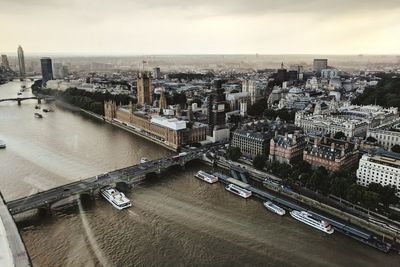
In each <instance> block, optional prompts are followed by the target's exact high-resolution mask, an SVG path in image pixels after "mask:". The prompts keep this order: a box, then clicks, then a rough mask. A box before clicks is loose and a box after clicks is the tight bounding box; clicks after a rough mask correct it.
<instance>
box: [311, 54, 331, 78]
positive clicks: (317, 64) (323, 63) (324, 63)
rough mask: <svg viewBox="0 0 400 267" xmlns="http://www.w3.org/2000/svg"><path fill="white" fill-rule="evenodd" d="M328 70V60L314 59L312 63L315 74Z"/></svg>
mask: <svg viewBox="0 0 400 267" xmlns="http://www.w3.org/2000/svg"><path fill="white" fill-rule="evenodd" d="M327 68H328V60H327V59H325V58H324V59H322V58H316V59H314V63H313V71H315V72H316V73H318V74H320V73H321V70H325V69H327Z"/></svg>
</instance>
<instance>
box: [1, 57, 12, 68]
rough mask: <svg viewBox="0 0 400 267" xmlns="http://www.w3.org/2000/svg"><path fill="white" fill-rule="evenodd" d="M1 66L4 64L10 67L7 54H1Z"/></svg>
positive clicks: (5, 66)
mask: <svg viewBox="0 0 400 267" xmlns="http://www.w3.org/2000/svg"><path fill="white" fill-rule="evenodd" d="M1 66H3V67H4V68H6V69H9V68H10V64H9V63H8V58H7V55H1Z"/></svg>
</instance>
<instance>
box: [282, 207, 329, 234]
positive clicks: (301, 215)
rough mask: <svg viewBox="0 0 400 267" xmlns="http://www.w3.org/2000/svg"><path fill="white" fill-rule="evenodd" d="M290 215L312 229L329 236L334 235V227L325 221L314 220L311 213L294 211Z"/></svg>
mask: <svg viewBox="0 0 400 267" xmlns="http://www.w3.org/2000/svg"><path fill="white" fill-rule="evenodd" d="M290 215H291V216H292V217H293V218H294V219H296V220H298V221H300V222H302V223H305V224H307V225H309V226H311V227H314V228H316V229H318V230H320V231H322V232H325V233H327V234H332V233H333V232H334V229H333V227H332V225H330V224H329V223H328V222H325V221H323V220H320V219H317V218H314V217H313V216H312V215H311V214H310V213H308V212H306V211H298V210H292V211H291V212H290Z"/></svg>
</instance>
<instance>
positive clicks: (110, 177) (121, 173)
mask: <svg viewBox="0 0 400 267" xmlns="http://www.w3.org/2000/svg"><path fill="white" fill-rule="evenodd" d="M204 152H205V149H196V150H193V151H190V152H187V153H185V154H184V155H181V156H175V157H169V158H163V159H158V160H151V161H147V162H145V163H141V164H137V165H133V166H130V167H127V168H123V169H119V170H115V171H111V172H108V173H104V174H101V175H97V176H94V177H90V178H87V179H84V180H81V181H76V182H72V183H69V184H66V185H63V186H59V187H56V188H53V189H50V190H47V191H42V192H39V193H36V194H33V195H30V196H27V197H23V198H20V199H16V200H13V201H9V202H7V203H6V204H7V207H8V209H9V211H10V213H11V214H12V215H14V214H17V213H21V212H24V211H28V210H32V209H36V208H50V206H51V205H52V204H53V203H55V202H57V201H59V200H61V199H65V198H68V197H70V196H73V195H80V194H82V193H91V192H93V191H94V190H96V189H99V188H101V187H104V186H107V185H111V184H115V183H119V182H122V183H125V184H133V183H135V182H138V181H139V180H141V179H142V177H143V176H145V175H146V174H148V173H152V172H153V173H161V172H162V171H163V170H165V169H167V168H169V167H172V166H184V165H185V164H186V163H187V162H189V161H192V160H194V159H201V158H202V157H203V154H204Z"/></svg>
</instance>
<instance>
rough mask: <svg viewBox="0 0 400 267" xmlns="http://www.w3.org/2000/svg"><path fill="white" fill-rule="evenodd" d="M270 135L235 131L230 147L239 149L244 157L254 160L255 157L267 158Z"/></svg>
mask: <svg viewBox="0 0 400 267" xmlns="http://www.w3.org/2000/svg"><path fill="white" fill-rule="evenodd" d="M270 140H271V134H269V133H262V132H256V131H253V130H242V129H239V130H236V131H234V132H233V136H232V141H231V146H232V147H238V148H240V151H241V152H242V154H243V155H244V156H245V157H248V158H254V157H255V156H256V155H264V156H267V155H268V153H269V142H270Z"/></svg>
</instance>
